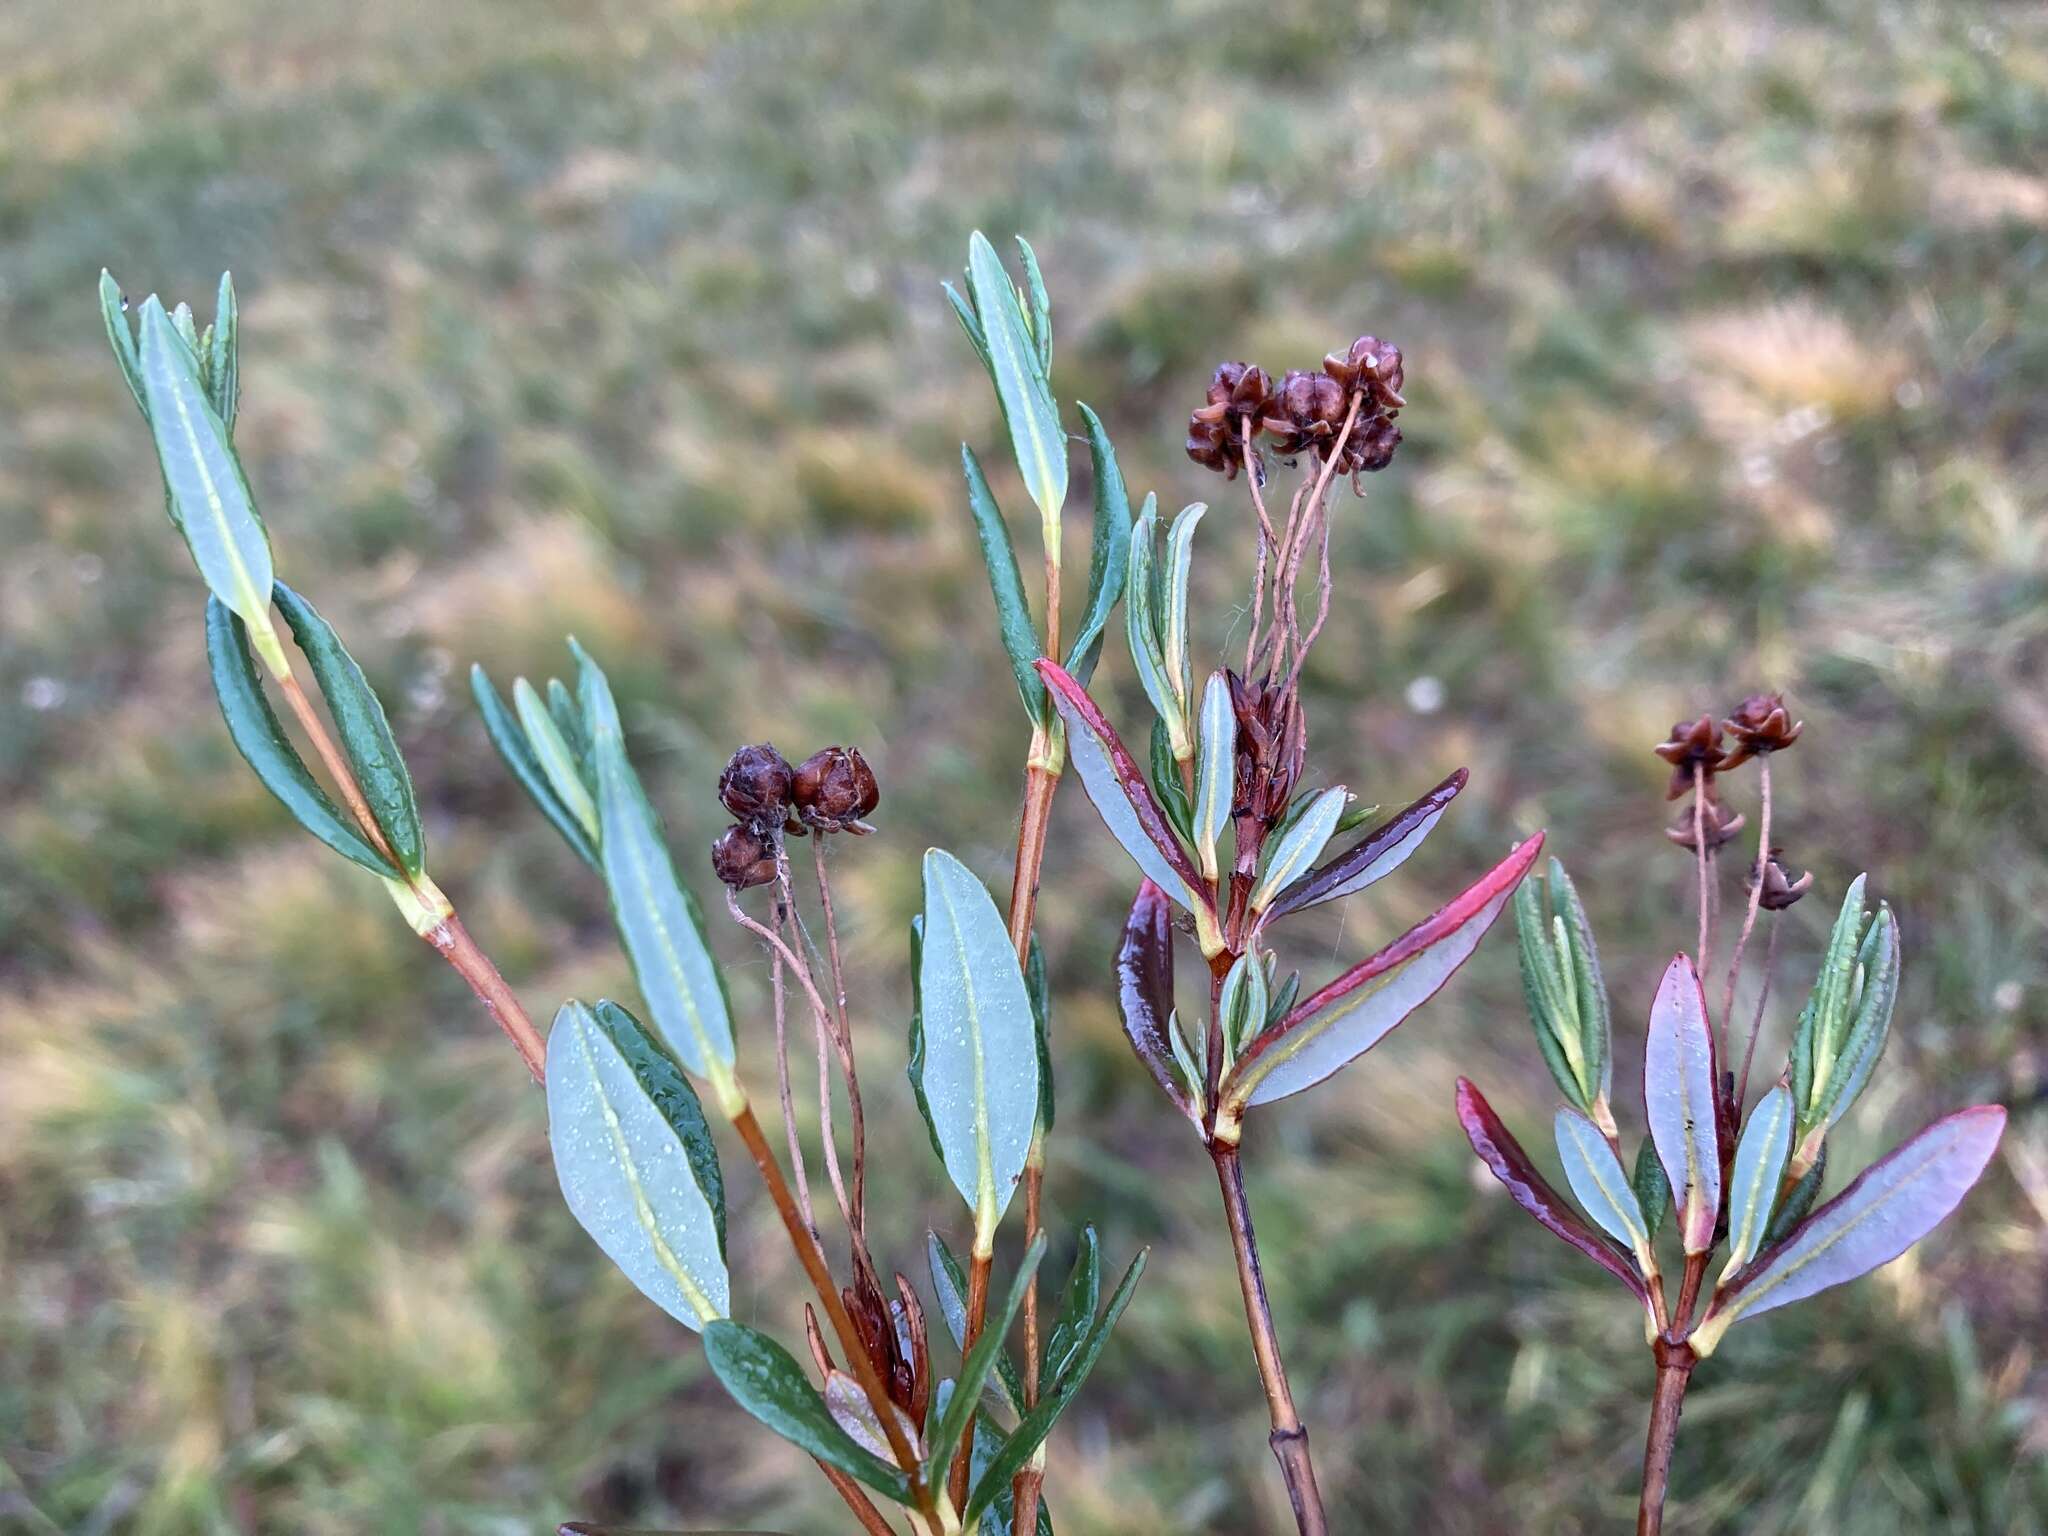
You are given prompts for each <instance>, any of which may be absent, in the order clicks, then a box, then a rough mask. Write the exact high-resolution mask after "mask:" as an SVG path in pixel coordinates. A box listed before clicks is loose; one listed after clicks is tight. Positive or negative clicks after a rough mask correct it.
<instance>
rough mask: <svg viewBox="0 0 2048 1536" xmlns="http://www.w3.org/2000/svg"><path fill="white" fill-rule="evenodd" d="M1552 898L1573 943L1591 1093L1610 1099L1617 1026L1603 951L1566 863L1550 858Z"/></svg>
mask: <svg viewBox="0 0 2048 1536" xmlns="http://www.w3.org/2000/svg"><path fill="white" fill-rule="evenodd" d="M1549 891H1550V901H1551V905H1552V907H1553V908H1554V909H1555V914H1556V915H1555V919H1554V921H1555V923H1557V924H1559V925H1561V926H1562V928H1563V930H1564V939H1565V941H1566V942H1567V943H1568V944H1569V946H1570V948H1569V954H1570V958H1571V974H1572V978H1573V981H1574V983H1575V988H1576V1001H1577V1004H1578V1016H1579V1042H1580V1046H1581V1050H1582V1053H1583V1056H1584V1059H1585V1070H1586V1072H1587V1075H1588V1077H1589V1078H1590V1082H1589V1084H1588V1087H1589V1089H1590V1090H1591V1092H1592V1093H1593V1094H1594V1095H1595V1096H1596V1097H1598V1098H1607V1097H1609V1096H1610V1095H1611V1094H1612V1093H1613V1091H1614V1045H1613V1035H1614V1025H1613V1020H1612V1017H1611V1014H1610V1011H1609V1008H1608V1003H1607V981H1606V978H1605V977H1604V976H1603V975H1602V973H1601V970H1600V951H1599V949H1598V947H1597V946H1596V945H1595V944H1594V942H1593V927H1592V924H1590V923H1589V922H1587V921H1586V908H1585V904H1584V903H1583V902H1581V901H1580V900H1579V892H1578V888H1577V887H1575V886H1574V885H1573V884H1572V881H1571V876H1569V875H1567V874H1566V873H1565V870H1564V865H1563V863H1562V862H1560V861H1559V860H1557V859H1552V860H1551V861H1550V880H1549Z"/></svg>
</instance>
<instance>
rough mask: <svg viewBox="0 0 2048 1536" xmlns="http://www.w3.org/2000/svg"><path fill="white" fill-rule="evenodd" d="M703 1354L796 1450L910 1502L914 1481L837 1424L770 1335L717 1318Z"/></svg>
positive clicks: (743, 1402)
mask: <svg viewBox="0 0 2048 1536" xmlns="http://www.w3.org/2000/svg"><path fill="white" fill-rule="evenodd" d="M704 1358H705V1359H706V1360H707V1361H708V1362H709V1363H710V1366H711V1372H712V1374H713V1375H714V1376H716V1377H717V1378H718V1379H719V1382H720V1383H721V1384H722V1385H723V1386H724V1387H725V1390H726V1391H727V1392H729V1393H731V1394H732V1399H733V1401H734V1402H736V1403H738V1404H739V1405H740V1406H741V1407H742V1408H744V1409H746V1410H747V1412H748V1413H750V1414H752V1415H753V1416H754V1417H755V1418H757V1419H759V1420H760V1421H761V1422H762V1423H763V1424H765V1425H767V1426H768V1427H769V1428H770V1429H772V1430H774V1431H775V1433H776V1434H778V1435H780V1436H782V1438H783V1439H785V1440H787V1441H789V1442H790V1444H792V1445H794V1446H796V1447H797V1449H799V1450H801V1451H803V1452H804V1453H805V1454H806V1455H810V1456H814V1457H816V1458H817V1459H818V1460H819V1461H822V1462H824V1463H825V1465H827V1466H828V1467H837V1468H838V1469H839V1470H840V1471H841V1472H844V1473H845V1474H846V1475H847V1476H848V1477H851V1478H854V1479H856V1480H857V1481H859V1482H863V1483H866V1484H867V1485H868V1486H869V1487H870V1488H873V1489H875V1490H876V1491H877V1492H879V1493H882V1494H885V1495H887V1496H888V1497H889V1498H891V1499H894V1500H895V1501H896V1502H897V1503H899V1504H908V1503H909V1502H910V1479H909V1478H908V1477H907V1476H905V1475H904V1474H903V1473H902V1472H900V1471H898V1470H897V1469H896V1468H895V1467H892V1466H890V1465H889V1464H888V1463H887V1462H886V1461H884V1460H882V1458H881V1457H879V1456H877V1455H875V1453H874V1452H873V1451H870V1450H868V1449H867V1448H866V1447H864V1446H863V1445H861V1444H860V1442H859V1441H857V1440H855V1439H854V1438H853V1436H851V1435H849V1434H848V1433H847V1432H846V1431H845V1430H844V1429H842V1428H840V1427H839V1423H838V1421H837V1420H835V1419H834V1418H833V1417H832V1410H831V1409H830V1408H828V1407H826V1406H825V1399H824V1398H822V1397H820V1396H819V1395H818V1389H817V1388H816V1387H814V1386H812V1385H811V1383H810V1379H809V1378H808V1377H807V1376H806V1375H805V1374H804V1369H803V1367H802V1366H800V1365H798V1364H797V1362H796V1360H795V1358H794V1357H793V1356H792V1355H791V1354H790V1353H789V1351H788V1350H786V1349H784V1348H783V1347H782V1346H781V1345H780V1344H778V1343H776V1342H775V1341H774V1340H773V1339H771V1338H769V1337H768V1335H766V1334H765V1333H760V1332H757V1331H756V1330H754V1329H752V1328H749V1327H747V1326H745V1325H744V1324H742V1323H735V1322H730V1321H720V1322H714V1323H712V1324H710V1325H709V1326H708V1327H707V1328H705V1330H704Z"/></svg>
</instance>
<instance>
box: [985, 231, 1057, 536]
mask: <svg viewBox="0 0 2048 1536" xmlns="http://www.w3.org/2000/svg"><path fill="white" fill-rule="evenodd" d="M967 287H968V291H969V292H970V293H972V294H973V296H974V312H975V314H976V315H977V316H979V317H980V320H981V334H982V340H983V342H984V343H985V344H986V345H987V347H988V361H989V374H990V376H991V377H992V378H993V379H994V380H995V386H996V398H997V400H999V401H1000V402H1001V403H1002V407H1003V419H1004V420H1005V421H1006V422H1007V423H1008V424H1009V428H1010V445H1011V447H1012V448H1013V449H1014V450H1015V452H1016V455H1017V468H1018V470H1019V471H1020V472H1021V473H1022V475H1023V476H1024V487H1025V489H1026V490H1027V491H1029V492H1030V493H1031V499H1032V500H1033V501H1034V502H1036V503H1037V504H1038V510H1039V514H1040V516H1041V517H1042V518H1043V519H1044V522H1045V526H1046V532H1047V534H1048V536H1049V540H1050V542H1051V545H1052V547H1053V548H1054V549H1056V548H1057V544H1058V537H1059V534H1058V528H1059V523H1058V518H1059V511H1060V506H1061V504H1062V503H1063V502H1064V501H1065V500H1066V498H1067V439H1066V434H1065V433H1064V432H1062V431H1061V430H1060V418H1059V408H1058V407H1057V406H1056V405H1055V404H1054V403H1053V398H1052V386H1051V384H1050V383H1049V382H1048V381H1047V379H1046V375H1045V371H1044V369H1043V368H1041V367H1040V366H1039V363H1038V352H1037V346H1036V344H1035V343H1034V342H1033V341H1032V339H1031V336H1030V332H1029V326H1028V324H1027V322H1026V320H1025V318H1024V310H1023V306H1022V305H1021V304H1020V303H1019V302H1018V299H1017V290H1016V287H1015V286H1014V285H1013V284H1012V283H1011V282H1010V277H1009V274H1008V273H1007V272H1005V271H1004V270H1003V264H1002V261H1001V259H1000V258H998V257H997V255H996V252H995V247H994V246H992V245H990V244H989V243H988V240H987V238H986V237H984V236H983V235H982V234H981V232H980V231H979V230H977V231H975V233H974V235H973V237H972V238H971V239H970V240H969V241H968V246H967Z"/></svg>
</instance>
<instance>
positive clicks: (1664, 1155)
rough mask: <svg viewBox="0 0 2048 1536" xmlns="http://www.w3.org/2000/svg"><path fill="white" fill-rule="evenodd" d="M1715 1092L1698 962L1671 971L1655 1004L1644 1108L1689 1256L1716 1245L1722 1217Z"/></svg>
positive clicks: (1677, 962) (1679, 962) (1683, 962)
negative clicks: (1718, 1224) (1675, 1204)
mask: <svg viewBox="0 0 2048 1536" xmlns="http://www.w3.org/2000/svg"><path fill="white" fill-rule="evenodd" d="M1719 1103H1720V1095H1719V1094H1718V1093H1717V1092H1716V1091H1715V1086H1714V1035H1713V1030H1712V1028H1711V1027H1710V1026H1709V1025H1708V1023H1707V1000H1706V997H1705V995H1704V994H1703V993H1702V992H1701V991H1700V979H1699V975H1698V973H1697V972H1695V971H1694V970H1693V968H1692V960H1691V959H1690V957H1688V956H1686V955H1679V956H1677V957H1676V958H1675V959H1673V960H1672V962H1671V964H1670V965H1669V966H1667V967H1666V968H1665V971H1664V979H1663V981H1662V982H1660V983H1659V984H1658V987H1657V997H1656V1000H1655V1001H1654V1002H1652V1003H1651V1005H1650V1031H1649V1039H1648V1041H1647V1042H1646V1043H1645V1045H1644V1048H1643V1107H1644V1109H1645V1111H1646V1113H1647V1114H1648V1116H1649V1121H1650V1139H1651V1140H1652V1141H1654V1142H1656V1144H1657V1159H1658V1161H1659V1162H1661V1163H1663V1165H1664V1175H1665V1177H1666V1178H1668V1179H1669V1180H1670V1181H1671V1191H1672V1197H1673V1198H1674V1199H1675V1200H1676V1201H1677V1202H1678V1231H1679V1235H1680V1237H1681V1238H1683V1240H1684V1242H1685V1251H1686V1252H1687V1253H1704V1252H1706V1251H1707V1249H1709V1248H1710V1247H1712V1246H1713V1242H1714V1225H1715V1223H1716V1221H1717V1220H1718V1219H1719V1217H1720V1213H1721V1150H1720V1134H1719V1130H1718V1121H1717V1118H1716V1117H1717V1115H1718V1114H1719Z"/></svg>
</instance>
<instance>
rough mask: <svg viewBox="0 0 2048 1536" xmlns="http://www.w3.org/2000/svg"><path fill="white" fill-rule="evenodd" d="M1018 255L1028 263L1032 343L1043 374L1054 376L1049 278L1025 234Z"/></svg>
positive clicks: (1019, 240)
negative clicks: (1040, 269)
mask: <svg viewBox="0 0 2048 1536" xmlns="http://www.w3.org/2000/svg"><path fill="white" fill-rule="evenodd" d="M1017 254H1018V256H1019V257H1021V258H1022V259H1023V262H1024V291H1025V294H1026V296H1027V297H1029V299H1030V300H1031V308H1030V310H1029V311H1028V314H1029V317H1030V321H1031V342H1032V351H1033V354H1034V355H1035V356H1036V357H1037V359H1038V371H1039V373H1040V374H1041V375H1042V376H1043V377H1045V378H1047V379H1050V378H1051V377H1052V295H1051V294H1049V293H1047V292H1046V290H1045V276H1044V274H1043V273H1041V272H1040V271H1039V270H1038V253H1037V252H1036V251H1034V250H1032V249H1031V242H1030V241H1029V240H1026V239H1025V238H1024V237H1023V236H1022V235H1019V236H1018V237H1017Z"/></svg>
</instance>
